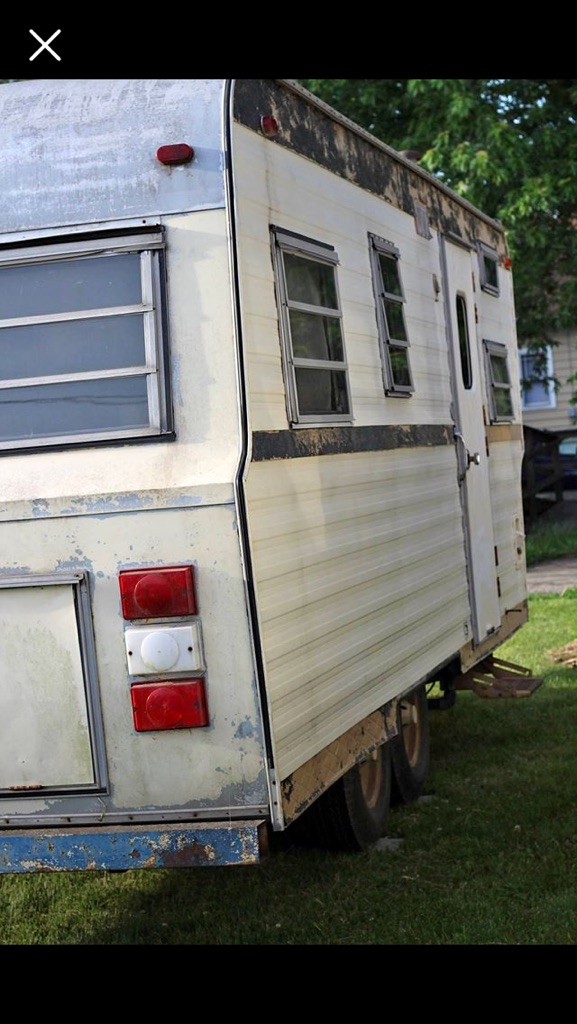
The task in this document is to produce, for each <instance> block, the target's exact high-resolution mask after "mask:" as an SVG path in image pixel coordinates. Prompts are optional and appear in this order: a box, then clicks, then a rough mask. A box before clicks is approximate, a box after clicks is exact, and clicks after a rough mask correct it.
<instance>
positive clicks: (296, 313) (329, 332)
mask: <svg viewBox="0 0 577 1024" xmlns="http://www.w3.org/2000/svg"><path fill="white" fill-rule="evenodd" d="M272 239H273V255H274V266H275V280H276V286H277V297H278V304H279V317H280V327H281V340H282V351H283V362H284V367H285V377H286V383H287V404H288V415H289V421H290V422H291V423H311V422H318V421H322V422H324V421H328V422H342V421H349V422H350V420H351V401H350V392H349V381H348V370H347V363H346V357H345V344H344V336H343V325H342V313H341V308H340V300H339V293H338V286H337V274H336V265H337V256H336V253H335V251H334V249H332V248H330V247H329V246H323V245H322V244H321V243H319V242H314V241H312V240H311V239H306V238H302V237H301V236H299V235H293V234H291V233H289V232H284V231H279V230H278V229H273V231H272Z"/></svg>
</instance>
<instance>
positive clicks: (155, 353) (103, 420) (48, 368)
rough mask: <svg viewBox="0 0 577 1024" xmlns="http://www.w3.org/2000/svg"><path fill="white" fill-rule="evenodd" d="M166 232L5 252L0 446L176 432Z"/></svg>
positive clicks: (0, 288)
mask: <svg viewBox="0 0 577 1024" xmlns="http://www.w3.org/2000/svg"><path fill="white" fill-rule="evenodd" d="M162 253H163V241H162V235H161V233H160V232H159V231H158V232H148V233H147V234H141V235H139V234H134V235H132V236H126V235H124V236H119V237H107V238H105V239H104V238H100V239H95V238H93V239H91V240H81V241H78V240H68V241H62V242H59V243H51V244H48V245H42V246H34V247H26V248H24V247H23V248H20V249H11V250H3V251H2V252H0V345H1V352H2V361H1V363H0V449H2V448H3V449H22V448H38V447H41V446H46V445H48V444H50V445H52V446H54V444H59V445H60V444H62V445H70V444H75V443H77V444H78V443H85V444H86V443H90V442H96V441H105V440H110V439H117V438H118V439H122V440H129V439H131V438H137V437H150V436H153V435H161V434H163V433H167V432H168V430H169V423H168V411H167V400H166V395H165V383H166V382H165V357H164V346H163V340H162V327H161V323H162V316H161V293H162V288H161V279H162V270H161V259H162Z"/></svg>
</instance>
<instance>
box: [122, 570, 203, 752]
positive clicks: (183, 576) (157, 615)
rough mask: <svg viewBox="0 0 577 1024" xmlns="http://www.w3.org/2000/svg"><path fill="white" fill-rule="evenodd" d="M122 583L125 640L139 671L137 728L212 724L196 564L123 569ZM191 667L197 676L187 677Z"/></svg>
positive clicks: (134, 698) (131, 664)
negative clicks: (208, 705)
mask: <svg viewBox="0 0 577 1024" xmlns="http://www.w3.org/2000/svg"><path fill="white" fill-rule="evenodd" d="M118 585H119V589H120V602H121V607H122V615H123V618H124V619H125V620H127V621H128V623H130V625H129V626H128V627H127V628H126V629H125V632H124V642H125V645H126V659H127V665H128V673H129V676H131V677H133V678H132V681H131V683H130V700H131V704H132V716H133V721H134V728H135V729H136V731H137V732H150V731H152V730H163V729H164V730H166V729H194V728H198V727H200V726H206V725H208V724H209V717H208V708H207V700H206V680H205V677H204V656H203V651H202V640H201V632H200V620H199V618H198V608H197V601H196V586H195V575H194V567H193V566H192V565H170V566H164V565H160V566H152V567H151V568H148V569H121V571H120V572H119V574H118ZM161 619H162V620H169V621H163V622H161V621H159V620H161ZM134 620H137V624H136V625H132V623H133V622H134ZM138 620H139V621H138ZM145 620H146V621H145ZM175 620H176V621H175ZM185 672H188V673H190V672H193V673H194V677H192V678H191V677H190V676H189V677H187V678H183V673H185ZM143 676H145V677H146V678H145V679H143V678H142V677H143ZM155 677H158V678H155Z"/></svg>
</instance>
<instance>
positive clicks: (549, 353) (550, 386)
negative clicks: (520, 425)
mask: <svg viewBox="0 0 577 1024" xmlns="http://www.w3.org/2000/svg"><path fill="white" fill-rule="evenodd" d="M544 347H545V353H546V360H547V377H546V379H544V380H539V381H532V382H531V383H530V384H529V387H528V388H525V387H523V381H524V380H527V378H526V377H525V375H524V373H523V360H524V359H531V358H536V357H535V355H534V350H533V349H531V348H530V347H528V346H523V347H522V348H520V349H519V378H520V381H521V410H522V412H528V413H530V412H533V411H534V410H540V409H556V408H557V392H556V390H555V384H554V380H553V349H552V347H551V345H546V346H544ZM536 386H541V387H542V388H543V389H544V390H545V391H546V395H547V399H546V401H543V402H527V396H528V394H529V392H530V391H531V389H532V388H533V387H536Z"/></svg>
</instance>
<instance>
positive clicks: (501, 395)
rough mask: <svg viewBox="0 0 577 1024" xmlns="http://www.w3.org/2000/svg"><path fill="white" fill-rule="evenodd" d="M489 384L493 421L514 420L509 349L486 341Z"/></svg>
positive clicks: (494, 342)
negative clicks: (508, 360)
mask: <svg viewBox="0 0 577 1024" xmlns="http://www.w3.org/2000/svg"><path fill="white" fill-rule="evenodd" d="M483 344H484V347H485V359H486V365H487V380H488V384H489V402H490V409H491V420H492V422H493V423H494V422H497V421H498V420H512V419H513V396H512V394H511V379H510V377H509V367H508V366H507V348H506V346H505V345H501V344H500V343H499V342H496V341H484V342H483Z"/></svg>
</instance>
